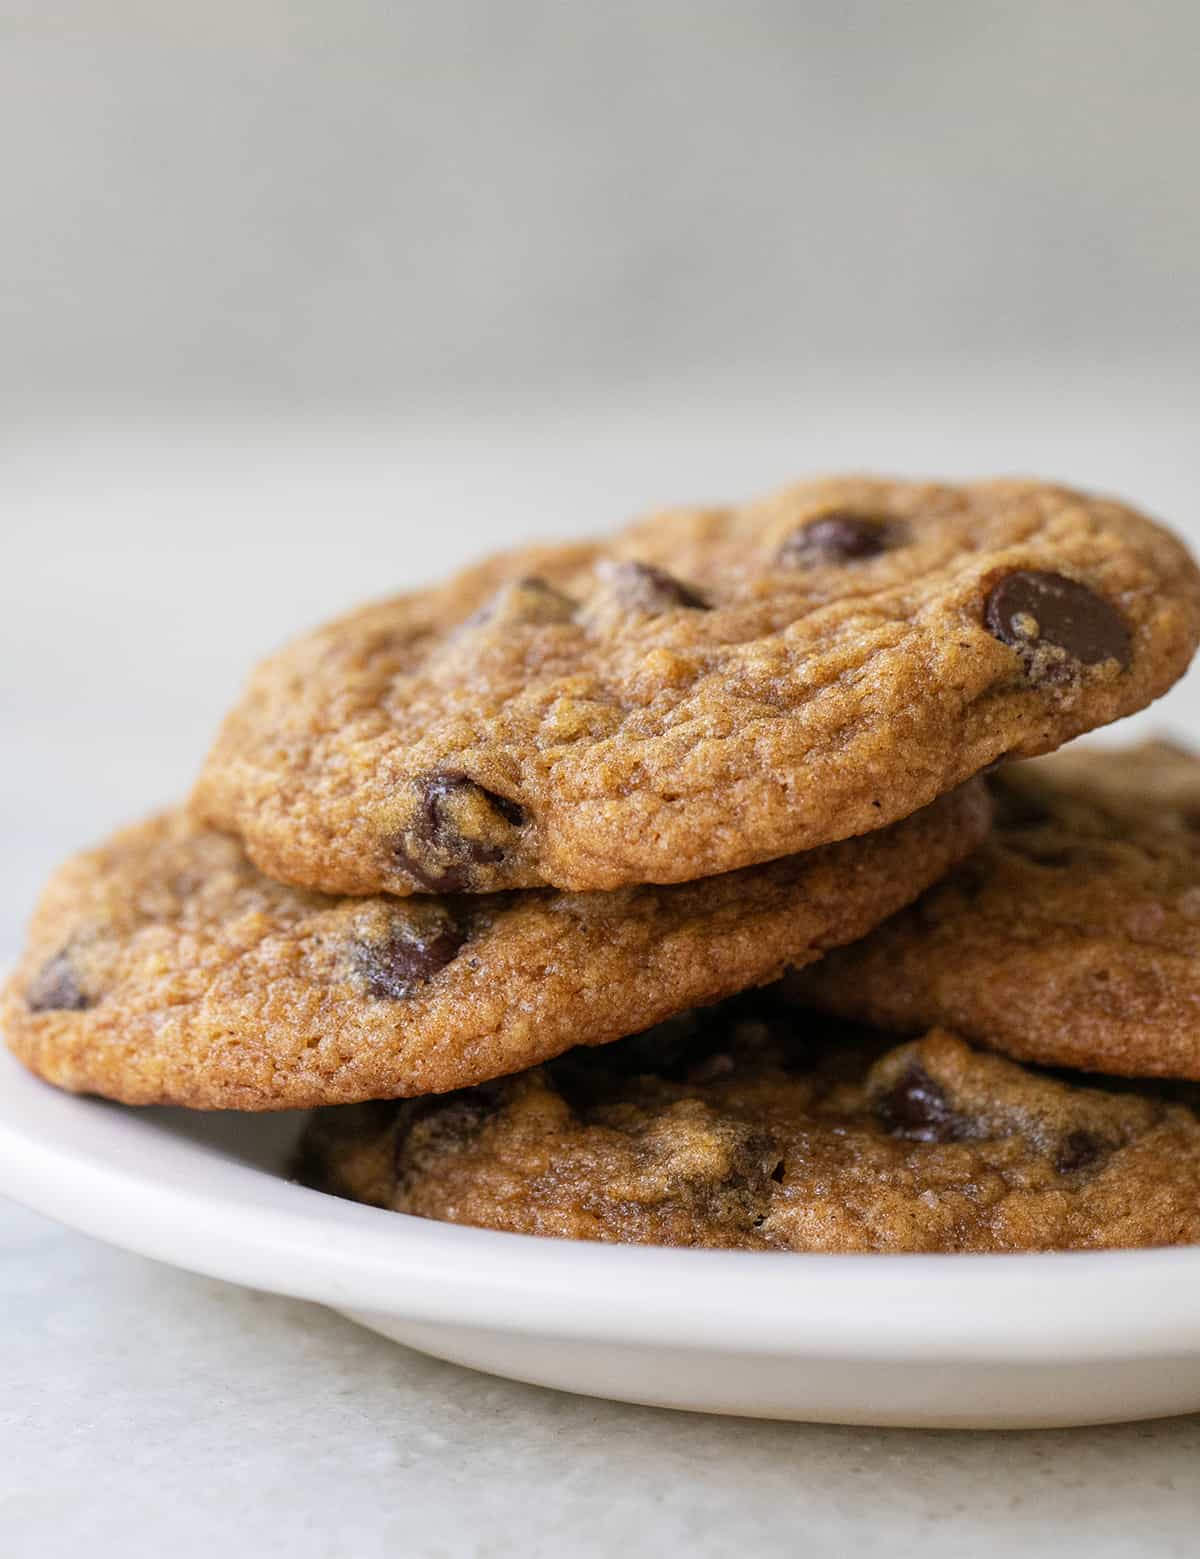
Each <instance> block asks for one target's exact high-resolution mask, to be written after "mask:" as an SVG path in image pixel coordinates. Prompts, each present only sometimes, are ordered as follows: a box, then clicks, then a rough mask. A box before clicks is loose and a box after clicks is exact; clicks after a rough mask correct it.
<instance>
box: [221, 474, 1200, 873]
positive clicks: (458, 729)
mask: <svg viewBox="0 0 1200 1559" xmlns="http://www.w3.org/2000/svg"><path fill="white" fill-rule="evenodd" d="M1198 637H1200V576H1198V575H1197V572H1196V568H1195V566H1194V565H1193V563H1192V562H1191V560H1190V559H1189V557H1188V556H1187V554H1186V552H1185V551H1184V549H1183V548H1182V547H1181V546H1180V544H1179V543H1178V542H1177V541H1175V540H1174V539H1173V538H1172V537H1171V536H1170V535H1169V534H1168V533H1167V532H1165V531H1163V530H1161V529H1160V528H1158V527H1157V526H1155V525H1153V524H1152V523H1151V522H1150V521H1148V520H1146V519H1144V518H1142V517H1141V516H1140V515H1138V514H1136V513H1134V512H1133V511H1132V510H1130V509H1127V508H1125V507H1123V506H1122V505H1120V504H1117V503H1112V502H1106V501H1103V500H1100V499H1094V498H1088V497H1084V496H1082V495H1080V494H1078V493H1073V492H1070V491H1067V490H1066V489H1063V488H1057V487H1048V486H1045V485H1043V484H1039V483H1035V482H1028V481H995V482H983V483H979V484H976V485H973V486H968V487H948V486H936V485H933V484H921V483H913V482H895V481H877V480H867V479H842V480H828V481H818V482H809V483H804V484H802V485H800V486H797V487H793V488H790V489H788V490H787V491H785V492H782V493H780V494H778V495H776V496H774V497H772V498H768V499H766V500H763V501H760V502H757V503H752V504H749V505H747V506H745V507H742V508H722V509H718V508H714V509H702V510H683V511H677V512H670V513H665V514H660V515H657V516H655V517H653V518H651V519H649V520H646V521H644V522H642V523H640V524H638V525H635V526H633V527H632V528H631V529H629V530H626V531H624V532H623V533H621V534H619V535H617V536H615V537H614V538H612V539H611V540H610V541H607V542H604V543H601V544H597V545H577V546H565V547H540V548H539V547H535V548H530V549H527V550H525V551H521V552H516V553H512V554H509V555H506V556H503V557H500V558H496V559H493V560H492V561H490V562H488V563H486V564H483V565H481V566H480V567H477V568H474V569H471V570H469V571H468V572H466V573H464V574H461V575H459V576H458V577H457V578H455V579H453V580H451V581H450V582H449V583H448V584H447V585H445V586H443V587H442V588H440V589H434V590H430V591H427V592H425V593H422V594H417V595H408V596H402V597H399V598H398V599H396V600H392V601H385V602H382V603H380V604H378V605H374V606H370V607H367V608H365V609H363V610H361V611H358V612H355V613H354V614H352V615H351V616H349V617H346V618H343V619H342V620H341V621H340V622H335V623H333V624H332V625H330V626H329V627H326V628H324V629H321V630H320V631H318V632H316V633H313V634H311V635H309V636H308V637H306V638H304V639H301V640H300V641H298V642H297V643H295V644H293V645H292V646H291V647H289V648H287V649H285V650H283V651H282V652H281V653H280V654H278V655H276V656H275V657H274V658H273V659H271V660H269V661H267V662H266V663H265V664H264V665H263V666H262V667H261V668H260V669H259V670H258V671H257V673H256V674H255V675H254V677H253V678H252V680H251V682H250V685H249V687H248V689H247V691H246V693H245V696H244V698H243V699H242V702H241V703H240V704H239V706H238V707H237V708H236V709H235V710H234V711H233V713H232V714H231V715H230V716H229V718H228V719H227V721H226V723H225V726H224V728H223V730H222V731H221V734H220V736H219V738H218V740H217V743H216V746H215V747H214V749H213V751H212V753H211V755H210V757H209V759H208V762H207V765H206V767H205V769H204V772H203V774H202V776H201V779H200V782H199V785H198V787H197V790H196V793H195V805H196V808H197V809H198V813H199V815H200V816H202V817H203V818H204V819H205V820H206V821H208V822H210V823H212V824H214V825H215V826H217V827H220V828H223V829H226V830H228V831H230V832H234V833H237V834H239V835H240V836H241V837H242V838H243V840H244V841H245V843H246V847H247V849H248V851H249V853H250V856H251V858H252V859H253V860H254V861H255V862H256V864H257V865H259V866H260V867H261V868H262V869H263V870H264V871H266V872H269V873H270V874H271V875H272V876H275V877H278V878H280V879H281V880H283V881H287V882H294V883H298V884H301V885H303V886H307V887H312V888H320V889H323V890H325V891H327V892H333V893H371V892H378V891H389V892H392V893H397V894H409V893H414V892H433V891H454V892H460V891H468V892H481V891H490V890H494V889H504V888H515V887H530V886H535V885H538V884H542V883H553V884H555V885H556V886H558V887H561V888H567V889H572V890H580V889H596V888H604V889H606V888H617V887H622V886H625V885H628V884H631V883H642V882H659V883H665V882H681V881H687V880H690V879H693V878H697V877H704V876H709V875H712V874H714V873H717V872H722V871H727V870H730V869H733V868H736V867H740V866H745V865H748V864H751V863H753V862H756V861H763V860H769V859H772V858H775V857H777V856H781V855H786V854H790V853H792V852H795V851H799V850H808V849H812V848H813V847H815V846H817V845H821V844H825V843H828V842H829V841H831V840H836V839H843V838H848V837H850V836H851V835H854V834H861V833H865V832H867V831H868V830H870V829H873V828H878V827H881V826H883V825H885V824H887V823H889V822H892V821H894V820H895V819H897V818H900V817H904V816H906V815H907V814H909V813H910V812H914V811H916V810H917V809H918V808H919V807H922V806H925V805H927V804H928V803H929V802H930V801H932V800H933V799H934V798H935V797H936V796H938V795H940V794H941V793H942V792H944V791H946V790H950V789H952V788H953V787H954V786H955V785H957V784H959V783H961V782H962V781H963V780H965V779H967V778H969V777H970V776H971V775H973V774H975V773H978V772H979V771H980V770H981V769H983V768H984V767H986V766H987V765H988V764H990V763H992V762H994V761H995V760H997V759H999V758H1002V757H1004V756H1006V755H1011V756H1018V757H1030V756H1033V755H1036V754H1038V753H1043V752H1047V751H1050V750H1051V749H1052V748H1054V747H1057V746H1058V745H1059V744H1060V743H1062V742H1064V741H1066V740H1068V739H1069V738H1071V737H1073V736H1077V735H1079V734H1080V733H1081V732H1083V731H1087V730H1089V729H1091V728H1092V727H1095V726H1098V725H1103V724H1104V723H1106V722H1107V721H1110V720H1115V719H1117V718H1118V717H1119V716H1121V715H1125V714H1129V713H1131V712H1132V711H1133V710H1135V709H1139V708H1141V707H1142V706H1143V705H1145V704H1147V703H1149V702H1150V701H1151V700H1152V699H1153V698H1155V697H1157V696H1158V695H1159V694H1160V693H1162V692H1163V691H1165V689H1166V688H1168V687H1169V686H1170V685H1171V683H1172V682H1174V681H1175V679H1176V678H1177V677H1178V676H1179V675H1180V674H1181V673H1182V671H1183V670H1184V668H1185V667H1186V665H1187V663H1188V661H1189V659H1190V658H1191V655H1192V652H1193V650H1194V648H1195V645H1196V642H1197V639H1198Z"/></svg>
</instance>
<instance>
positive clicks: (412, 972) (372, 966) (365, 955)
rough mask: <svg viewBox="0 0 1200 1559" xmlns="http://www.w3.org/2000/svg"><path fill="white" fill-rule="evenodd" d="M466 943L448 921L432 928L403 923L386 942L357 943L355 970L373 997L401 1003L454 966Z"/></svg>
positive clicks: (463, 931)
mask: <svg viewBox="0 0 1200 1559" xmlns="http://www.w3.org/2000/svg"><path fill="white" fill-rule="evenodd" d="M466 940H467V934H466V932H465V930H463V928H462V927H461V926H458V925H456V924H455V923H454V922H453V921H451V920H448V919H447V920H445V921H443V922H441V923H440V924H439V923H437V922H433V923H431V924H430V925H428V926H421V925H414V924H411V923H409V922H405V921H400V922H397V924H396V926H395V927H394V929H393V931H392V934H391V936H389V937H388V938H387V940H386V941H383V942H356V943H355V944H354V948H353V958H354V966H355V969H356V970H357V972H358V974H359V976H360V978H361V979H362V981H363V983H364V985H365V986H366V988H367V992H368V994H369V995H371V996H377V997H380V998H382V999H384V1000H386V1001H400V1000H402V999H403V998H404V997H405V996H411V995H412V993H413V991H414V990H416V988H417V987H418V986H420V985H423V984H424V983H425V981H426V980H429V979H432V977H433V976H434V975H435V974H437V972H438V970H439V969H444V968H445V967H446V965H447V964H448V963H452V962H453V960H454V959H455V958H456V957H457V956H458V954H459V951H460V950H461V948H462V946H463V943H464V942H465V941H466Z"/></svg>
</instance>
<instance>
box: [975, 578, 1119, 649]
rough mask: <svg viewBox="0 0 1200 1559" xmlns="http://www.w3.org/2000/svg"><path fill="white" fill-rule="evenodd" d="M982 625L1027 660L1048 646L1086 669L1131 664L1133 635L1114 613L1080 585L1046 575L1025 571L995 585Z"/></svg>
mask: <svg viewBox="0 0 1200 1559" xmlns="http://www.w3.org/2000/svg"><path fill="white" fill-rule="evenodd" d="M984 622H985V623H986V625H987V630H988V632H989V633H990V634H992V635H993V637H995V638H997V639H999V640H1000V642H1001V643H1002V644H1007V645H1009V646H1010V647H1011V648H1013V649H1015V650H1017V651H1019V652H1024V653H1026V654H1028V655H1032V654H1033V652H1035V651H1036V650H1037V649H1038V647H1039V646H1041V645H1047V644H1048V645H1051V646H1053V647H1055V648H1057V649H1060V650H1063V651H1065V652H1066V654H1067V655H1069V656H1070V657H1071V658H1072V659H1073V660H1075V661H1078V662H1079V663H1080V664H1081V665H1084V666H1096V665H1099V664H1100V663H1101V662H1102V661H1106V660H1115V661H1117V662H1118V664H1119V665H1120V666H1121V667H1122V668H1123V669H1126V668H1128V666H1129V664H1130V661H1131V659H1132V650H1131V645H1130V639H1129V630H1128V628H1127V627H1126V626H1125V623H1124V622H1123V621H1122V618H1121V614H1120V613H1119V612H1118V611H1117V609H1116V607H1115V606H1112V605H1111V604H1110V603H1109V602H1108V601H1106V600H1104V599H1103V597H1101V596H1098V595H1097V594H1096V593H1095V591H1093V590H1089V589H1088V587H1087V586H1086V585H1081V584H1080V583H1079V582H1078V581H1077V580H1074V579H1068V578H1067V577H1066V576H1065V575H1064V574H1053V573H1049V572H1048V571H1046V570H1045V569H1021V570H1019V571H1018V572H1017V573H1015V574H1009V575H1007V576H1006V577H1005V578H1004V579H1002V580H1000V582H999V583H998V584H996V585H994V586H993V587H992V590H991V592H990V594H989V595H988V598H987V603H986V605H985V607H984Z"/></svg>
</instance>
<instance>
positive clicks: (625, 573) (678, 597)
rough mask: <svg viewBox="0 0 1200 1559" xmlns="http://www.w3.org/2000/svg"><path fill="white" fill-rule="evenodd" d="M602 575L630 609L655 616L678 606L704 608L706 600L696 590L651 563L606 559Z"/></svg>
mask: <svg viewBox="0 0 1200 1559" xmlns="http://www.w3.org/2000/svg"><path fill="white" fill-rule="evenodd" d="M602 577H603V578H604V579H605V581H606V582H607V583H608V585H609V586H610V588H611V589H612V591H613V593H614V595H616V597H617V599H618V600H619V601H620V603H621V605H622V606H623V607H625V608H626V609H627V610H628V611H631V612H646V613H647V614H648V615H651V616H655V615H657V614H658V613H659V612H667V611H670V610H671V609H672V608H673V607H679V606H683V607H688V608H690V609H691V610H693V611H707V610H708V602H707V601H706V600H705V599H704V597H703V596H702V595H701V594H700V593H699V591H697V590H693V589H692V587H691V585H685V584H684V582H683V581H682V580H681V579H676V578H675V576H674V574H668V573H667V571H666V569H665V568H656V567H655V565H654V564H653V563H610V564H608V566H607V567H606V568H604V570H603V575H602Z"/></svg>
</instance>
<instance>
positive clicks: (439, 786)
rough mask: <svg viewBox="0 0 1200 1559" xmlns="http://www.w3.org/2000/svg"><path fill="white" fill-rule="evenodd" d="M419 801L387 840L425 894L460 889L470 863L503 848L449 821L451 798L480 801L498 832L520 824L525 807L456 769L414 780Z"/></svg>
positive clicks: (489, 858) (489, 862) (487, 861)
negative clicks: (404, 825) (395, 835)
mask: <svg viewBox="0 0 1200 1559" xmlns="http://www.w3.org/2000/svg"><path fill="white" fill-rule="evenodd" d="M418 784H419V786H420V792H421V795H420V801H419V803H418V805H417V809H416V811H415V813H414V815H413V817H412V820H411V821H410V822H409V825H408V827H407V828H406V829H405V830H404V832H403V833H402V834H401V835H400V837H399V838H398V839H395V840H393V842H392V852H393V855H394V856H395V859H396V861H397V863H398V864H399V865H400V866H402V867H403V868H404V870H405V871H407V872H408V873H409V874H410V875H411V876H412V877H414V878H415V879H416V880H417V882H419V883H420V884H421V886H422V887H423V888H426V889H428V890H429V891H430V892H431V893H460V892H463V891H464V890H466V889H469V888H471V886H472V871H471V868H472V867H475V866H494V865H496V864H498V863H499V862H500V861H502V860H503V859H504V855H505V848H504V845H503V844H501V843H500V842H499V841H497V840H495V839H490V838H473V837H470V836H469V835H467V834H464V833H463V831H462V829H461V827H459V826H458V825H457V824H456V821H455V816H454V812H455V802H456V801H460V802H471V801H474V802H476V803H480V802H481V803H482V804H483V810H484V811H485V812H486V813H490V814H491V815H492V816H493V818H494V820H495V821H496V822H497V823H498V824H499V828H498V830H497V831H498V832H501V833H502V832H504V830H505V829H506V828H520V827H521V826H522V824H523V823H524V822H525V820H526V819H525V810H524V808H523V807H522V806H520V805H519V803H517V802H516V801H512V800H510V799H509V797H507V796H501V795H498V794H497V793H496V792H495V791H494V790H487V789H486V788H485V787H484V786H483V785H480V784H478V783H477V782H476V781H475V780H473V779H471V777H470V776H469V775H467V774H464V773H463V772H462V771H461V770H459V769H442V770H439V771H437V772H436V773H433V774H427V775H425V776H424V778H422V779H421V780H420V781H418Z"/></svg>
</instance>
